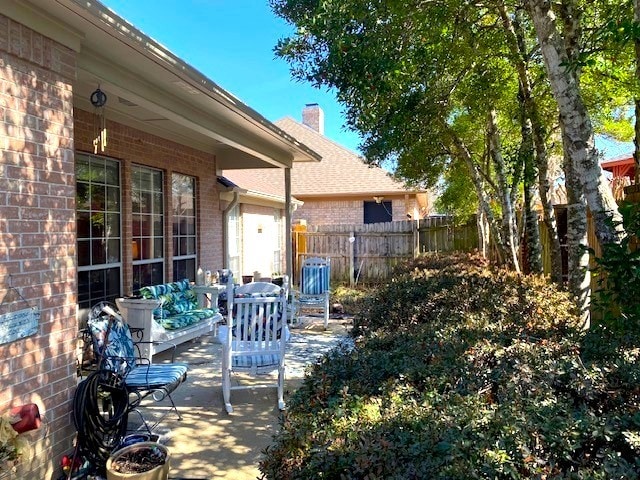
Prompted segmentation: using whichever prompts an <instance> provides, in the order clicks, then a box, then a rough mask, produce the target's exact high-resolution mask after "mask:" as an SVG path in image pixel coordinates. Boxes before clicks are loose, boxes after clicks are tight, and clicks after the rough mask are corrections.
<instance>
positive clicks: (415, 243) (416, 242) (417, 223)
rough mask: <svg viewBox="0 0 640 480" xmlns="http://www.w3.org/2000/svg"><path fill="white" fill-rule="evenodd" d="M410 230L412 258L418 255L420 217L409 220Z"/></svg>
mask: <svg viewBox="0 0 640 480" xmlns="http://www.w3.org/2000/svg"><path fill="white" fill-rule="evenodd" d="M411 231H412V232H413V258H418V255H420V219H419V218H417V219H416V220H415V222H411Z"/></svg>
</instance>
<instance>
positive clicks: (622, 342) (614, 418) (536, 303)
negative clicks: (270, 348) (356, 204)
mask: <svg viewBox="0 0 640 480" xmlns="http://www.w3.org/2000/svg"><path fill="white" fill-rule="evenodd" d="M357 334H358V337H357V338H356V345H357V346H356V348H355V349H354V350H352V351H349V350H336V351H333V352H332V353H331V354H329V355H327V356H325V357H323V359H322V360H320V361H319V362H318V363H317V364H315V365H314V366H313V367H312V368H311V369H310V370H309V372H308V375H307V377H306V378H305V380H304V383H303V385H302V386H301V388H300V389H299V390H298V391H297V392H296V393H295V394H294V395H293V396H292V398H291V399H290V401H289V410H288V411H287V413H286V414H285V416H284V418H283V423H282V428H281V431H280V433H279V434H278V435H277V436H276V437H275V442H274V444H273V445H272V446H271V447H270V448H268V449H267V450H266V452H265V458H264V460H263V461H262V463H261V466H260V467H261V471H262V472H263V476H264V478H271V479H309V478H345V479H350V478H358V479H360V478H369V479H501V478H539V479H551V478H576V479H578V478H589V479H612V478H626V479H630V478H638V477H639V473H638V472H640V462H638V460H636V459H637V458H638V449H639V448H640V413H639V411H638V404H639V402H640V387H639V383H638V381H639V380H640V378H638V377H639V375H638V368H637V367H636V363H637V360H638V356H640V349H638V348H637V345H638V338H637V337H635V336H634V335H632V334H628V335H627V336H626V337H625V338H620V337H618V336H616V335H615V332H613V331H611V330H604V329H598V330H597V331H593V332H589V333H586V334H585V333H584V332H581V331H579V330H578V318H577V317H576V315H575V312H574V306H573V303H572V302H571V301H570V299H569V297H568V295H567V294H565V293H563V292H560V291H558V290H557V289H556V288H555V287H553V286H550V285H548V284H547V283H546V282H545V280H544V279H543V278H541V277H523V276H517V275H515V274H512V273H509V272H505V271H502V270H496V271H491V270H489V269H488V268H487V267H486V265H485V264H484V262H483V261H482V260H481V259H479V258H477V257H468V256H462V255H461V256H449V257H442V256H429V257H425V258H423V259H420V260H418V261H417V262H415V263H414V264H411V265H408V266H407V267H406V268H405V269H404V270H402V271H398V272H397V276H396V278H395V280H394V281H392V282H391V283H389V284H388V285H386V286H384V287H382V288H380V289H379V290H378V291H376V292H375V294H373V296H372V299H371V302H369V304H368V306H367V308H366V309H365V310H363V312H362V314H361V315H360V316H359V317H358V320H357Z"/></svg>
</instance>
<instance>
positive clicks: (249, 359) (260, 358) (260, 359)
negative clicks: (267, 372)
mask: <svg viewBox="0 0 640 480" xmlns="http://www.w3.org/2000/svg"><path fill="white" fill-rule="evenodd" d="M279 359H280V357H279V356H278V355H238V356H236V355H234V356H233V357H231V364H232V365H233V366H234V367H236V368H253V367H255V368H264V367H272V366H276V365H278V363H279V361H280V360H279Z"/></svg>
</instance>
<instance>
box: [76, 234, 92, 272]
mask: <svg viewBox="0 0 640 480" xmlns="http://www.w3.org/2000/svg"><path fill="white" fill-rule="evenodd" d="M86 265H91V247H90V242H89V240H78V266H80V267H84V266H86Z"/></svg>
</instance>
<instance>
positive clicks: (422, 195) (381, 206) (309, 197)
mask: <svg viewBox="0 0 640 480" xmlns="http://www.w3.org/2000/svg"><path fill="white" fill-rule="evenodd" d="M275 124H276V125H277V126H278V127H280V128H281V129H282V130H284V131H285V132H287V133H288V134H289V135H291V136H292V137H294V138H296V139H297V140H298V141H300V142H301V143H302V144H304V145H306V146H308V147H310V148H311V149H312V150H313V151H315V152H318V153H319V154H320V156H321V157H322V160H321V161H320V162H317V163H314V164H311V163H305V164H302V163H299V164H296V165H295V167H294V168H293V169H292V170H291V194H292V195H293V196H294V197H295V198H296V199H297V200H300V201H301V202H302V205H301V206H300V207H299V208H297V209H296V210H295V212H294V213H293V214H292V217H293V220H294V221H296V220H297V221H300V220H304V221H306V222H307V223H308V224H313V225H327V224H362V223H377V222H388V221H394V220H406V219H407V218H413V219H418V218H423V217H425V216H426V215H428V214H429V213H430V210H431V206H432V205H431V202H430V197H429V194H428V193H427V192H425V191H423V190H411V189H408V188H406V187H405V186H404V185H403V184H402V183H401V182H399V181H397V180H396V179H394V178H393V177H392V176H391V175H390V174H388V173H387V172H386V171H384V170H383V169H382V168H379V167H372V166H369V165H367V164H366V163H365V161H364V159H363V158H362V157H360V156H359V155H357V154H356V153H354V152H352V151H351V150H349V149H347V148H345V147H343V146H342V145H339V144H338V143H336V142H334V141H333V140H331V139H329V138H327V137H326V136H325V135H324V113H323V111H322V109H321V108H320V107H319V106H318V105H317V104H309V105H307V106H306V107H305V108H304V109H303V112H302V123H300V122H298V121H296V120H294V119H293V118H290V117H287V118H283V119H281V120H278V121H276V122H275ZM235 175H236V174H235V173H234V172H225V176H227V177H229V178H230V179H231V180H232V181H234V182H236V177H235ZM241 175H242V177H243V178H242V179H240V178H238V179H237V180H238V181H237V182H236V183H238V184H239V185H242V181H248V176H249V175H253V176H259V177H260V179H261V180H260V181H261V182H262V183H265V182H267V183H271V184H276V185H277V184H281V182H282V172H278V171H275V170H270V171H264V172H250V171H243V172H242V174H241Z"/></svg>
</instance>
